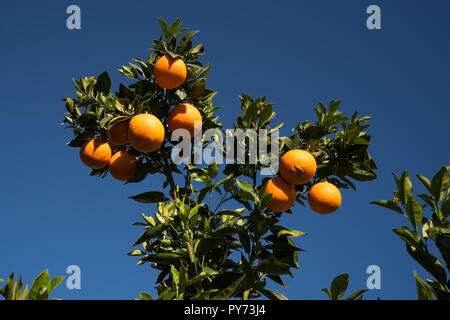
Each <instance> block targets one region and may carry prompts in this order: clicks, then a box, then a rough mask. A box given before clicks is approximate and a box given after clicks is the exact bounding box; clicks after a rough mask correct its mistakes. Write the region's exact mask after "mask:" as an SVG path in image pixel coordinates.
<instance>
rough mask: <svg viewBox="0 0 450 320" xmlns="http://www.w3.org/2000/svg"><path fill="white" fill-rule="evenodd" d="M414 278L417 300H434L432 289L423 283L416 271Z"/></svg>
mask: <svg viewBox="0 0 450 320" xmlns="http://www.w3.org/2000/svg"><path fill="white" fill-rule="evenodd" d="M414 277H415V278H416V288H417V298H418V299H419V300H434V297H433V292H432V291H431V288H430V287H429V286H427V284H426V283H425V282H423V280H422V279H421V278H420V277H419V275H418V274H417V272H416V270H414Z"/></svg>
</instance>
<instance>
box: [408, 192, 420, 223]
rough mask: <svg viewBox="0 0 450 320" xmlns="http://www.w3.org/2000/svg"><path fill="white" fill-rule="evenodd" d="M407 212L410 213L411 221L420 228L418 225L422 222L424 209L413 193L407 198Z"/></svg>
mask: <svg viewBox="0 0 450 320" xmlns="http://www.w3.org/2000/svg"><path fill="white" fill-rule="evenodd" d="M406 212H407V213H408V218H409V221H411V223H412V225H413V226H414V229H416V230H418V227H419V226H420V224H421V223H422V218H423V209H422V206H421V205H420V203H419V202H418V201H417V200H416V199H415V198H414V197H413V196H412V195H409V196H408V197H407V198H406Z"/></svg>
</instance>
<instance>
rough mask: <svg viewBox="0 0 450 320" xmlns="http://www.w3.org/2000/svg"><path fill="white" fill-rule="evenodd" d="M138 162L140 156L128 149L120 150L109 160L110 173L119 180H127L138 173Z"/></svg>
mask: <svg viewBox="0 0 450 320" xmlns="http://www.w3.org/2000/svg"><path fill="white" fill-rule="evenodd" d="M138 162H139V160H138V158H137V157H135V156H132V155H131V154H129V153H128V152H127V151H125V150H121V151H118V152H116V153H114V154H113V156H112V157H111V159H110V160H109V173H111V175H112V176H113V177H114V178H116V179H117V180H119V181H127V180H128V179H131V178H132V177H133V176H134V175H135V174H136V171H137V165H138Z"/></svg>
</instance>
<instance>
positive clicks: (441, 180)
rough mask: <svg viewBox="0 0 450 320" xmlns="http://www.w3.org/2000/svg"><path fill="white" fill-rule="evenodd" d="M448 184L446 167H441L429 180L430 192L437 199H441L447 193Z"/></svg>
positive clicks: (449, 179)
mask: <svg viewBox="0 0 450 320" xmlns="http://www.w3.org/2000/svg"><path fill="white" fill-rule="evenodd" d="M449 184H450V177H449V174H448V169H447V168H446V167H442V168H441V169H440V170H439V171H438V173H436V175H435V176H434V177H433V180H432V181H431V194H432V195H433V197H434V198H435V199H436V200H437V201H441V200H442V199H443V198H444V196H445V195H446V194H447V191H448V187H449Z"/></svg>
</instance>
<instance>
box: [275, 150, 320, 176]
mask: <svg viewBox="0 0 450 320" xmlns="http://www.w3.org/2000/svg"><path fill="white" fill-rule="evenodd" d="M316 170H317V163H316V159H314V157H313V155H312V154H311V153H309V152H308V151H305V150H300V149H294V150H290V151H288V152H286V153H285V154H284V155H283V156H282V157H281V159H280V174H281V176H282V177H283V179H284V180H286V181H287V182H289V183H292V184H296V185H300V184H305V183H307V182H309V181H310V180H311V179H312V178H313V177H314V175H315V174H316Z"/></svg>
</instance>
